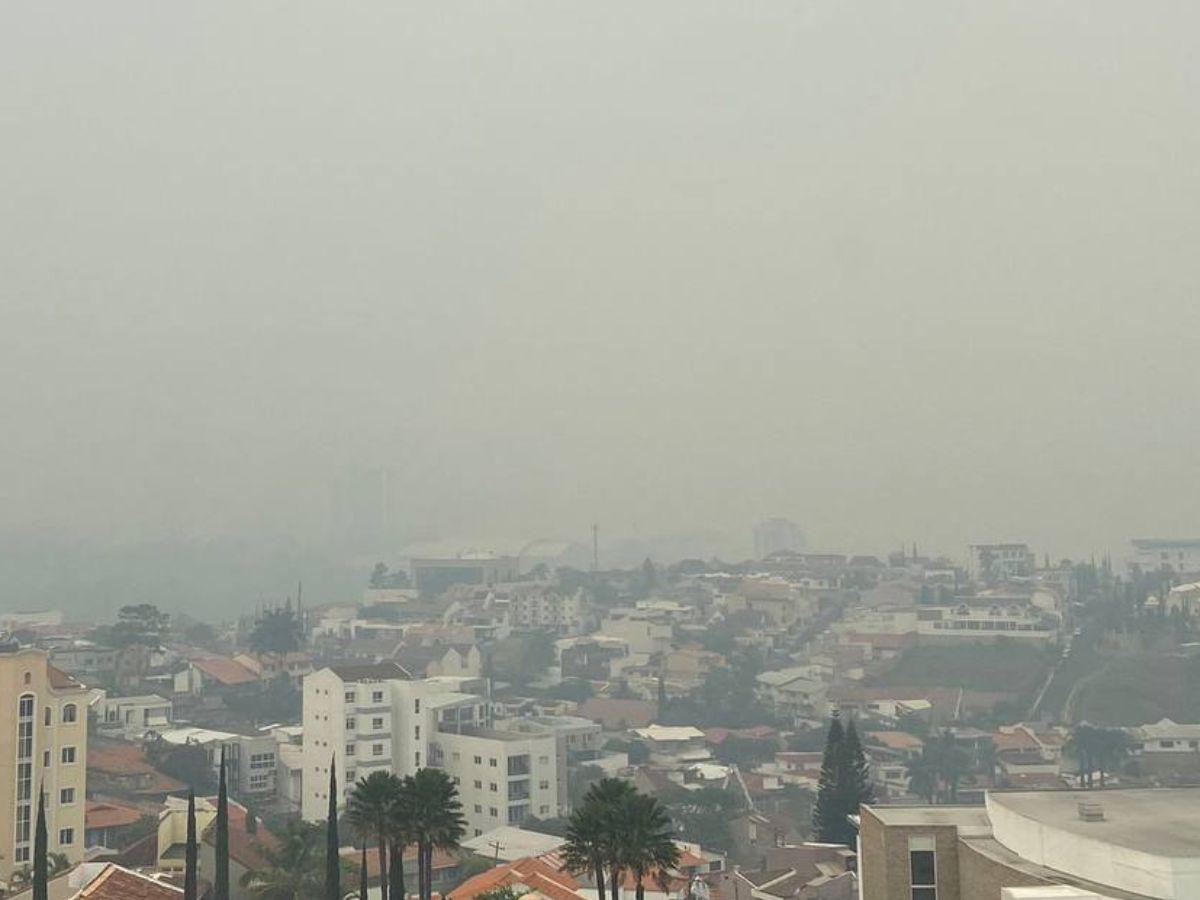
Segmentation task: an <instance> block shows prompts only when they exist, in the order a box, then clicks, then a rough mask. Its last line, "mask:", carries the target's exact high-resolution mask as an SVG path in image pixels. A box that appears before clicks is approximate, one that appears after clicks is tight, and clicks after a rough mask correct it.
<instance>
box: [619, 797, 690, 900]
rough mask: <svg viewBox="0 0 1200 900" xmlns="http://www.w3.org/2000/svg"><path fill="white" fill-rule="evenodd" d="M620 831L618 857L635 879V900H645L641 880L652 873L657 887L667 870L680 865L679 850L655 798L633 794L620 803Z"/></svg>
mask: <svg viewBox="0 0 1200 900" xmlns="http://www.w3.org/2000/svg"><path fill="white" fill-rule="evenodd" d="M620 809H621V819H622V830H621V832H620V834H619V835H618V838H617V840H618V843H619V845H620V848H621V849H620V858H621V862H622V864H623V865H624V867H625V868H627V869H628V870H629V871H630V872H632V873H633V876H634V878H636V879H637V900H645V896H646V891H645V887H644V886H643V881H644V879H645V878H646V876H647V875H648V874H651V873H654V874H655V875H656V876H657V879H658V882H659V884H660V885H661V884H663V883H665V881H666V877H665V875H666V871H667V870H668V869H670V868H672V867H674V866H675V865H676V864H677V863H678V862H679V847H678V846H676V844H675V841H674V840H672V837H671V831H672V823H671V817H670V815H668V813H667V810H666V808H665V807H664V806H663V805H662V804H661V803H659V802H658V800H656V799H655V798H654V797H650V796H648V795H646V794H636V793H635V794H632V795H630V796H628V797H626V798H624V801H623V802H622V803H621V806H620Z"/></svg>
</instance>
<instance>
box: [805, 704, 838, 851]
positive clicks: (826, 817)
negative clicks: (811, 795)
mask: <svg viewBox="0 0 1200 900" xmlns="http://www.w3.org/2000/svg"><path fill="white" fill-rule="evenodd" d="M845 740H846V735H845V732H844V731H843V730H842V719H841V715H840V714H839V713H838V711H837V710H836V709H835V710H834V711H833V715H832V716H831V717H830V719H829V732H828V734H826V736H825V753H824V754H823V755H822V757H821V777H820V779H819V780H818V782H817V802H816V804H815V805H814V806H813V813H812V824H813V831H814V832H815V833H816V838H817V840H818V841H822V842H824V843H830V844H836V843H840V840H841V835H842V834H843V831H842V827H841V825H840V824H839V823H840V822H842V821H844V820H845V815H844V814H843V811H842V810H843V807H842V804H841V802H840V801H841V797H840V796H839V791H838V786H839V785H840V784H843V783H844V781H843V779H842V778H841V777H840V772H841V769H842V765H843V759H844V756H843V752H842V751H843V744H844V743H845Z"/></svg>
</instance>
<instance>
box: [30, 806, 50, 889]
mask: <svg viewBox="0 0 1200 900" xmlns="http://www.w3.org/2000/svg"><path fill="white" fill-rule="evenodd" d="M48 843H49V841H48V839H47V837H46V794H45V792H44V791H43V790H42V789H41V787H39V788H38V807H37V825H36V827H35V829H34V832H33V900H48V898H49V896H50V861H49V857H48V851H49V847H48Z"/></svg>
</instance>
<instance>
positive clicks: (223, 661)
mask: <svg viewBox="0 0 1200 900" xmlns="http://www.w3.org/2000/svg"><path fill="white" fill-rule="evenodd" d="M192 665H193V666H195V667H196V668H197V669H199V670H200V671H201V672H203V673H204V674H205V675H207V676H208V677H209V678H212V679H213V680H214V681H218V682H220V683H221V684H224V685H228V686H231V687H232V686H235V685H239V684H249V683H250V682H252V681H258V676H257V675H255V674H254V673H253V672H251V671H250V670H249V669H247V668H246V667H245V666H243V665H242V664H241V663H240V662H237V661H236V660H232V659H228V658H226V657H224V656H202V657H200V658H198V659H193V660H192Z"/></svg>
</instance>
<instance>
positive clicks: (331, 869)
mask: <svg viewBox="0 0 1200 900" xmlns="http://www.w3.org/2000/svg"><path fill="white" fill-rule="evenodd" d="M337 801H338V791H337V756H336V754H335V755H334V758H333V759H331V760H330V761H329V814H328V815H327V816H326V818H325V900H342V870H341V868H340V867H339V866H340V863H341V858H340V857H339V856H338V810H337Z"/></svg>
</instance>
